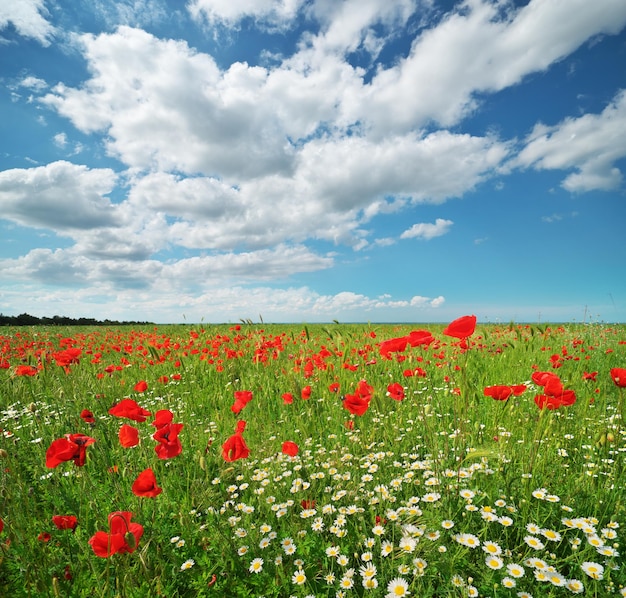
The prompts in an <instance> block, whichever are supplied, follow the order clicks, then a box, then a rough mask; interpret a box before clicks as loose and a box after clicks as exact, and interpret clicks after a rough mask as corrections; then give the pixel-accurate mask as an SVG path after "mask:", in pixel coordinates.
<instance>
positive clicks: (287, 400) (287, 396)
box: [281, 392, 293, 405]
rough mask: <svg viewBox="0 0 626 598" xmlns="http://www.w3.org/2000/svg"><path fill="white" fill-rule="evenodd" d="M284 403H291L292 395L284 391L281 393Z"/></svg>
mask: <svg viewBox="0 0 626 598" xmlns="http://www.w3.org/2000/svg"><path fill="white" fill-rule="evenodd" d="M281 398H282V400H283V404H284V405H291V404H292V403H293V395H292V394H291V393H290V392H285V393H283V394H282V395H281Z"/></svg>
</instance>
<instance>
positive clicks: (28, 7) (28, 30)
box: [0, 0, 54, 46]
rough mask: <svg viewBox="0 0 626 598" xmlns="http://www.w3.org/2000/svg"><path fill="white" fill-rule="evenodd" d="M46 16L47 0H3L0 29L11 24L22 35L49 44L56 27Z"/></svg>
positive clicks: (42, 43)
mask: <svg viewBox="0 0 626 598" xmlns="http://www.w3.org/2000/svg"><path fill="white" fill-rule="evenodd" d="M46 16H47V10H46V7H45V0H3V1H2V2H1V3H0V31H2V29H4V28H5V27H7V26H8V25H9V24H11V25H13V26H14V27H15V29H16V30H17V32H18V33H19V34H20V35H22V36H24V37H30V38H32V39H35V40H37V41H38V42H39V43H40V44H41V45H43V46H49V45H50V39H51V38H52V36H53V35H54V27H53V26H52V25H51V24H50V22H49V21H48V20H46Z"/></svg>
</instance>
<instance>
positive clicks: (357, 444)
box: [0, 324, 626, 598]
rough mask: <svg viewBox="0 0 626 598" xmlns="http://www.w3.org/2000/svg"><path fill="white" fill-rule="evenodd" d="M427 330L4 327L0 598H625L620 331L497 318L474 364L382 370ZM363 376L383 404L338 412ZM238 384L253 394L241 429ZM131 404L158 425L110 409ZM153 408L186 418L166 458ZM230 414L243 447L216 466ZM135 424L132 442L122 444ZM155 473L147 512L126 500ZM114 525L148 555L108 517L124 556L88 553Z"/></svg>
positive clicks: (434, 359) (410, 364)
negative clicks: (88, 441)
mask: <svg viewBox="0 0 626 598" xmlns="http://www.w3.org/2000/svg"><path fill="white" fill-rule="evenodd" d="M415 328H418V327H417V326H410V325H405V326H391V325H339V324H336V325H330V326H321V325H311V326H295V325H281V326H278V325H262V326H259V325H250V324H249V325H245V324H244V325H243V326H217V325H216V326H213V325H205V326H162V327H155V328H148V329H143V330H139V329H136V328H123V327H122V328H115V329H113V328H108V329H100V328H95V329H87V328H79V327H68V328H58V327H50V328H41V327H37V328H30V329H25V328H5V329H2V332H1V333H0V429H1V434H0V465H1V466H2V469H1V471H0V477H1V485H0V519H2V521H3V524H4V529H3V530H2V532H1V533H0V594H2V595H7V596H8V595H11V596H16V597H20V596H34V597H35V596H36V597H39V596H71V597H82V596H85V597H86V596H89V597H103V598H104V597H109V596H111V597H113V596H120V597H139V596H164V597H168V598H174V597H178V596H181V597H182V596H232V597H239V596H241V597H243V596H264V597H266V598H269V597H283V596H284V597H290V596H296V597H305V596H332V597H335V596H346V597H350V596H403V595H410V596H420V597H428V596H498V597H500V596H502V597H505V596H514V597H517V596H521V597H524V596H535V597H538V596H554V597H560V596H567V595H571V594H577V593H583V592H584V595H586V596H611V595H626V590H625V589H624V587H625V586H626V572H625V570H624V567H623V566H621V563H622V562H623V557H622V556H621V553H622V552H623V546H622V545H623V534H624V525H626V521H625V506H624V499H625V496H626V495H625V493H624V488H626V475H625V473H624V452H625V450H626V448H625V444H624V441H625V439H626V430H625V429H624V424H623V401H624V397H623V393H624V390H625V389H623V388H619V387H618V386H617V385H616V384H615V383H614V381H613V380H612V379H611V376H610V370H611V369H612V368H623V367H626V342H625V341H626V328H625V327H624V326H608V325H601V324H594V325H587V326H584V325H563V326H558V325H554V326H545V325H542V326H537V325H514V324H511V325H508V326H496V325H485V326H479V327H478V328H477V329H476V331H475V332H474V334H473V335H472V336H471V337H470V338H469V339H468V343H467V344H468V346H467V348H464V346H463V345H462V343H460V342H458V340H457V339H455V338H452V337H449V336H446V335H444V334H443V326H427V327H426V328H427V329H428V330H429V331H430V332H431V333H432V335H433V336H434V338H435V340H434V342H432V343H431V344H429V345H418V346H415V347H410V346H407V347H406V349H405V350H404V351H403V352H398V353H391V354H389V355H382V354H381V353H380V351H379V347H378V343H380V342H381V341H383V340H388V339H392V338H397V337H402V336H404V335H408V333H409V332H410V331H411V330H413V329H415ZM422 328H423V327H422ZM68 349H75V351H74V352H73V353H71V352H70V353H67V350H68ZM72 355H73V356H74V359H73V360H72V359H71V356H72ZM64 359H65V360H66V361H65V362H64V361H63V360H64ZM67 361H70V363H67ZM64 363H65V365H63V364H64ZM59 364H61V365H59ZM28 365H30V366H31V367H32V368H33V369H32V370H31V373H33V374H34V375H23V374H24V373H25V372H24V367H23V366H28ZM20 368H21V369H20ZM534 372H551V373H553V374H556V375H558V376H559V378H560V380H561V382H562V384H563V387H564V388H565V389H568V390H573V391H574V392H575V395H576V401H575V403H574V404H573V405H570V406H563V407H560V408H558V409H554V410H549V409H539V408H538V406H537V404H536V403H535V401H534V400H533V399H534V397H535V396H536V395H538V394H541V392H542V389H541V388H540V387H539V386H538V384H537V383H536V382H535V381H534V380H533V378H532V375H533V373H534ZM411 373H412V374H413V375H409V374H411ZM362 380H365V381H366V382H367V385H369V387H371V392H372V396H371V399H370V400H369V402H368V408H367V410H366V411H365V413H364V414H363V415H360V416H359V415H353V414H351V413H350V412H349V411H348V410H347V409H346V408H345V405H344V403H345V404H347V403H348V402H349V401H347V402H346V401H344V400H342V399H345V398H346V396H347V398H350V396H351V395H355V394H358V388H359V386H358V385H359V383H360V381H362ZM141 381H145V382H146V385H144V386H145V387H146V388H145V389H144V390H141V389H142V387H141V386H137V387H136V385H137V383H139V382H141ZM394 383H398V384H400V385H401V387H402V392H403V394H404V398H403V399H402V400H394V399H392V398H391V397H390V396H389V395H388V390H387V389H388V386H389V385H391V384H394ZM520 384H524V385H526V390H525V391H524V392H523V393H522V394H520V395H519V396H511V397H509V398H508V399H507V400H503V401H499V400H494V399H492V398H490V397H487V396H485V394H484V389H485V387H488V386H493V385H520ZM306 387H310V396H309V398H303V391H304V396H305V397H306V396H307V394H306V391H307V390H308V389H307V388H306ZM136 388H137V389H139V390H137V389H136ZM238 391H251V393H252V397H253V398H252V400H251V401H250V402H249V403H247V404H246V405H245V406H244V407H243V408H242V410H241V412H239V413H234V412H233V411H232V410H231V406H232V405H233V404H234V402H235V393H236V392H238ZM285 393H290V394H291V395H292V396H293V402H291V403H288V402H287V401H285V400H284V399H283V395H284V394H285ZM124 398H131V399H133V400H134V401H136V402H137V403H138V404H139V405H140V406H141V407H142V408H143V409H145V410H148V411H150V413H151V415H150V416H149V417H147V419H146V420H145V421H142V422H138V421H133V420H131V419H128V418H120V417H115V416H114V415H111V414H110V413H109V410H110V409H111V407H113V406H114V405H116V404H118V403H119V402H120V401H121V400H122V399H124ZM83 410H89V411H91V412H92V413H93V416H94V422H93V423H88V422H87V421H85V420H84V419H82V418H81V412H83ZM159 410H169V411H170V412H171V413H172V415H173V422H174V423H181V424H183V428H182V430H181V431H180V435H179V438H180V441H181V449H182V451H181V452H180V454H177V455H176V456H173V457H171V458H166V459H162V458H159V455H158V454H157V452H156V451H155V446H156V445H157V443H156V441H155V440H154V438H153V435H154V434H155V432H156V427H155V426H154V425H152V422H153V421H154V419H155V415H156V413H157V412H158V411H159ZM238 421H245V422H246V426H245V431H244V432H243V434H241V435H240V438H243V439H244V442H245V443H246V445H247V447H249V451H250V452H249V455H248V456H247V457H246V458H243V459H237V460H234V461H226V460H225V459H224V455H223V450H222V447H223V444H224V443H225V442H226V441H227V439H228V438H229V437H231V436H232V435H233V434H234V433H235V429H236V427H237V422H238ZM123 424H126V425H131V426H133V427H134V428H136V429H137V430H138V433H139V443H138V444H137V445H136V446H133V447H130V448H124V447H123V446H122V445H121V444H120V440H119V430H120V427H121V426H122V425H123ZM66 434H84V435H86V436H89V437H90V438H93V439H94V440H95V442H94V443H93V444H92V445H90V446H88V447H86V461H85V464H84V465H83V466H77V465H76V464H75V463H73V462H72V461H71V460H68V461H66V462H62V463H60V464H59V465H58V466H57V467H54V468H50V467H46V453H47V451H48V450H49V447H50V446H51V444H52V443H53V442H54V441H55V440H58V439H61V438H64V436H65V435H66ZM171 436H173V434H172V435H171ZM286 441H291V442H293V443H296V444H297V446H298V448H299V450H298V453H297V455H295V456H289V455H287V454H285V453H283V452H282V447H283V443H284V442H286ZM174 452H175V451H174ZM146 469H151V470H152V471H153V473H154V476H155V479H156V484H157V485H158V487H159V488H161V489H162V492H160V493H159V494H158V495H156V496H154V497H152V498H149V497H140V496H137V495H135V494H134V493H133V491H132V490H131V488H132V485H133V483H134V482H135V480H136V479H137V477H138V475H139V474H140V473H142V472H144V471H145V470H146ZM120 511H122V512H129V513H132V522H133V523H135V522H136V523H138V524H140V525H141V526H142V527H143V532H142V534H141V536H140V538H139V541H138V542H136V539H135V538H134V537H131V536H132V534H131V535H129V534H128V533H126V531H128V530H126V527H127V521H126V520H125V519H123V518H122V517H121V516H119V515H116V516H113V521H116V522H117V524H119V525H122V527H124V526H126V527H124V529H123V532H124V533H123V534H122V537H123V544H124V546H125V550H122V551H121V552H118V553H116V554H112V555H111V556H108V557H100V556H97V555H96V554H95V552H94V549H93V548H92V544H91V543H90V540H91V539H92V538H94V536H95V535H96V533H97V532H105V533H108V532H109V529H110V528H109V515H110V514H111V513H115V512H120ZM58 515H72V516H75V517H76V521H77V525H76V527H75V528H74V529H58V528H57V526H56V525H55V523H54V522H53V519H52V518H53V516H58ZM120 522H121V523H120ZM113 525H116V524H115V523H114V524H113ZM105 537H106V536H105ZM106 548H107V546H106V545H105V551H106Z"/></svg>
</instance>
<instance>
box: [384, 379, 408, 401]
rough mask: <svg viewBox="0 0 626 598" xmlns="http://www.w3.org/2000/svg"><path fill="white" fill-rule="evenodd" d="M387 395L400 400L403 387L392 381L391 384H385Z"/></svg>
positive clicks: (402, 397)
mask: <svg viewBox="0 0 626 598" xmlns="http://www.w3.org/2000/svg"><path fill="white" fill-rule="evenodd" d="M387 395H388V396H390V397H391V398H392V399H393V400H394V401H402V399H404V388H403V387H402V384H399V383H398V382H394V383H393V384H390V385H389V386H387Z"/></svg>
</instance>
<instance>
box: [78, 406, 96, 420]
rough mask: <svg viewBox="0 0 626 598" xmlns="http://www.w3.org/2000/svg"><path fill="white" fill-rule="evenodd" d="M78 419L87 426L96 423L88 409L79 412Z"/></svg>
mask: <svg viewBox="0 0 626 598" xmlns="http://www.w3.org/2000/svg"><path fill="white" fill-rule="evenodd" d="M80 417H81V419H82V420H83V421H84V422H85V423H87V424H95V423H96V418H95V417H94V415H93V413H92V412H91V411H89V409H83V410H82V411H81V412H80Z"/></svg>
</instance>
